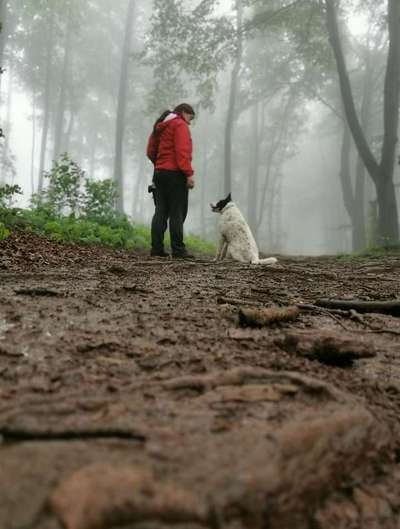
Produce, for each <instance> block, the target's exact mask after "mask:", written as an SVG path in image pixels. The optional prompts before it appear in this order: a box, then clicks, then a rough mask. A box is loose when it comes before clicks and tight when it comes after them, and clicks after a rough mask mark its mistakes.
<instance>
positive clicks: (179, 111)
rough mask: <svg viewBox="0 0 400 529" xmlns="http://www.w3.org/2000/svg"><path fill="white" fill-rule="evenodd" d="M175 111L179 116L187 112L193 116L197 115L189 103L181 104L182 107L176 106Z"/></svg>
mask: <svg viewBox="0 0 400 529" xmlns="http://www.w3.org/2000/svg"><path fill="white" fill-rule="evenodd" d="M173 111H174V112H176V113H177V114H182V112H186V114H191V115H192V116H195V115H196V112H195V111H194V110H193V107H192V106H191V105H188V104H187V103H181V104H180V105H178V106H176V107H175V108H174V110H173Z"/></svg>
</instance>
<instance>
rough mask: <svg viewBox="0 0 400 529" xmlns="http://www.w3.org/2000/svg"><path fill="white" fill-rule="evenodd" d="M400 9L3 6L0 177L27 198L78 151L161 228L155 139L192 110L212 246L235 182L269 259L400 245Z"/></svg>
mask: <svg viewBox="0 0 400 529" xmlns="http://www.w3.org/2000/svg"><path fill="white" fill-rule="evenodd" d="M376 4H379V5H376ZM395 4H396V2H395V1H394V0H389V1H388V2H383V3H381V2H379V3H378V2H376V1H372V0H371V1H369V0H367V1H365V0H364V1H363V2H360V1H358V0H347V1H343V2H341V3H340V9H335V6H336V4H335V2H333V1H332V0H326V1H325V2H316V1H315V0H308V1H306V0H304V1H303V2H289V1H284V0H272V1H271V0H232V1H231V0H224V1H221V2H217V1H210V0H183V1H179V0H154V1H150V0H146V1H145V0H114V1H113V2H110V1H109V0H91V1H90V2H82V1H81V0H64V1H62V2H60V1H57V0H47V1H45V0H31V1H27V0H26V1H24V0H12V1H5V0H0V21H1V23H2V31H1V33H0V65H1V66H2V67H3V68H4V70H5V71H4V73H3V74H2V75H1V77H0V81H1V85H0V91H1V108H0V126H1V128H2V129H3V132H4V136H5V137H4V138H2V139H1V140H0V142H1V145H0V164H1V166H0V171H1V173H0V184H2V183H3V184H4V183H9V184H19V185H20V186H21V188H22V189H23V192H24V194H23V196H22V197H21V198H19V202H18V203H19V205H21V206H24V205H27V204H29V201H30V197H31V195H32V194H33V193H36V192H38V191H40V190H41V189H43V187H44V186H46V178H44V174H45V172H46V171H49V170H50V169H51V167H52V163H53V160H56V159H58V158H59V156H60V155H61V154H62V153H65V152H67V153H68V154H69V156H70V158H71V159H72V160H74V161H75V162H77V163H78V164H79V166H80V167H82V168H83V169H84V171H85V173H86V176H87V177H88V178H90V179H94V180H97V179H105V178H112V179H114V180H115V182H116V184H117V187H118V190H119V192H120V193H119V196H120V199H119V200H118V204H117V206H118V208H119V209H120V210H121V211H124V212H125V213H126V214H127V215H128V216H129V218H130V219H131V220H132V221H133V222H137V223H141V224H147V225H148V224H149V223H150V220H151V217H152V215H153V208H154V205H153V201H152V198H151V195H149V194H148V192H147V187H148V185H149V183H150V182H151V178H152V174H153V168H152V164H151V162H150V161H149V160H148V159H147V158H146V154H145V152H146V143H147V139H148V136H149V134H150V132H151V129H152V126H153V123H154V122H155V120H156V119H157V118H158V116H159V115H160V114H161V113H162V112H163V111H164V110H166V109H168V108H169V109H171V108H173V107H175V106H176V105H177V104H178V103H181V102H188V103H190V104H191V105H193V106H194V107H195V109H196V119H195V121H194V123H193V125H192V126H191V127H192V128H191V131H192V138H193V146H194V149H193V152H194V160H193V166H194V170H195V175H194V178H195V183H196V187H195V189H194V190H193V191H191V192H190V204H189V214H188V218H187V221H186V223H185V230H186V233H193V234H196V235H199V236H201V237H203V238H205V239H208V240H215V239H216V223H217V220H218V219H217V217H216V216H215V214H213V213H211V211H210V207H209V203H210V202H215V201H216V200H218V199H221V198H223V197H224V196H225V195H226V194H227V192H229V191H230V192H231V193H232V197H233V199H234V200H235V202H236V203H237V204H238V205H239V207H240V209H241V210H242V212H243V214H244V215H245V217H246V219H247V221H248V223H249V225H250V227H251V229H252V231H253V232H254V234H255V237H256V240H257V242H258V244H259V247H260V249H261V250H262V251H263V252H265V253H278V254H279V253H282V254H308V255H311V254H334V253H339V252H352V251H354V250H360V249H363V248H365V247H368V246H374V245H375V244H379V242H382V241H390V242H391V243H398V230H399V223H398V215H397V205H398V200H399V198H400V172H399V166H398V163H397V156H398V147H397V144H396V141H395V140H394V138H396V137H397V131H398V105H399V95H398V86H396V83H395V82H394V81H393V82H392V81H391V80H392V79H397V78H398V77H399V71H398V68H400V60H397V59H398V57H397V56H396V54H394V56H393V58H392V59H391V60H392V61H393V64H392V63H391V61H390V60H389V61H388V56H390V57H392V55H393V54H391V55H390V54H389V50H390V49H392V48H391V47H393V50H394V49H395V48H396V49H399V50H400V46H398V45H397V44H396V42H395V39H396V36H395V35H396V32H397V33H400V28H398V27H397V24H398V20H399V17H398V16H397V15H398V13H397V11H395V10H396V9H398V7H396V5H395ZM393 21H394V22H393ZM341 54H342V56H344V57H345V63H346V64H345V68H344V70H343V68H340V67H341V66H343V65H342V64H341ZM396 57H397V59H396ZM396 60H397V70H396V65H395V64H394V63H395V62H396ZM346 80H347V84H346ZM391 83H392V84H391ZM348 85H349V86H350V88H351V90H350V93H349V92H348V90H346V86H348ZM385 86H386V87H391V86H392V87H394V88H393V90H392V92H391V94H392V97H391V100H390V101H388V100H387V99H388V98H386V97H385V93H386V92H385ZM390 105H392V107H391V106H390Z"/></svg>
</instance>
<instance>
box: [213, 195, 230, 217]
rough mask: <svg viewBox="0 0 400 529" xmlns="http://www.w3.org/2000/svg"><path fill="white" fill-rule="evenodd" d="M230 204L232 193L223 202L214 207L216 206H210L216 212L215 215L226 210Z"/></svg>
mask: <svg viewBox="0 0 400 529" xmlns="http://www.w3.org/2000/svg"><path fill="white" fill-rule="evenodd" d="M229 202H232V197H231V194H230V193H229V195H228V196H227V197H226V198H223V199H222V200H220V201H219V202H217V203H216V204H215V205H214V204H210V207H211V211H214V213H221V212H222V210H223V209H224V207H225V206H226V205H227V204H228V203H229Z"/></svg>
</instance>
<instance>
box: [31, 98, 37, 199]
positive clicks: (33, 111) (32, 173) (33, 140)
mask: <svg viewBox="0 0 400 529" xmlns="http://www.w3.org/2000/svg"><path fill="white" fill-rule="evenodd" d="M35 151H36V104H35V94H33V95H32V149H31V195H33V194H34V192H35Z"/></svg>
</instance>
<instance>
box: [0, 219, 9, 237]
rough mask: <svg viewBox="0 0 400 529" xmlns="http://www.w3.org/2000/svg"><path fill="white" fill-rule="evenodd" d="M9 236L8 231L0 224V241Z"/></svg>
mask: <svg viewBox="0 0 400 529" xmlns="http://www.w3.org/2000/svg"><path fill="white" fill-rule="evenodd" d="M9 235H10V230H8V229H7V228H6V227H5V226H4V224H3V223H2V222H0V241H3V240H4V239H6V238H7V237H8V236H9Z"/></svg>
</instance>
